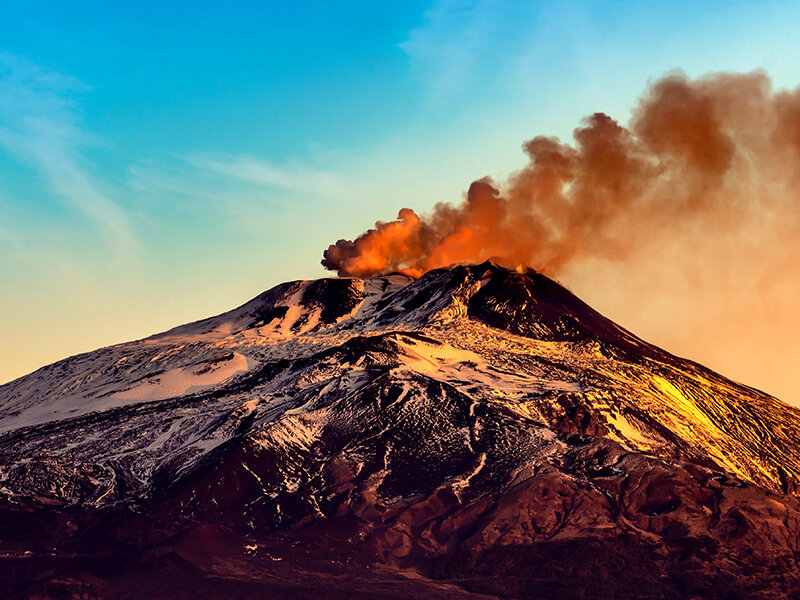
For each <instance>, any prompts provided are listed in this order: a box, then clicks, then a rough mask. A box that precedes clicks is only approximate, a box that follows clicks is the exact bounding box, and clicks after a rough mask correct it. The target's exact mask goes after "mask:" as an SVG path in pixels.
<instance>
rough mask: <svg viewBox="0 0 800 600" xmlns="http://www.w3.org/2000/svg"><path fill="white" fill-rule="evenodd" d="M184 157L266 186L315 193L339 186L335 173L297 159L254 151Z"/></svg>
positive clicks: (196, 164) (194, 163)
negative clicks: (281, 158)
mask: <svg viewBox="0 0 800 600" xmlns="http://www.w3.org/2000/svg"><path fill="white" fill-rule="evenodd" d="M183 158H184V160H185V161H186V162H187V163H188V164H190V165H192V166H193V167H195V168H197V169H201V170H204V171H211V172H214V173H219V174H221V175H226V176H228V177H232V178H234V179H239V180H241V181H245V182H248V183H254V184H256V185H262V186H266V187H273V188H280V189H283V190H288V191H297V192H311V193H330V192H332V191H335V190H336V189H337V188H338V187H339V182H338V180H337V178H336V177H335V176H334V175H333V174H331V173H328V172H326V171H323V170H319V169H315V168H311V167H308V166H305V165H301V164H297V163H294V162H287V163H276V162H272V161H268V160H265V159H262V158H258V157H255V156H252V155H250V154H234V155H208V154H194V155H190V156H185V157H183Z"/></svg>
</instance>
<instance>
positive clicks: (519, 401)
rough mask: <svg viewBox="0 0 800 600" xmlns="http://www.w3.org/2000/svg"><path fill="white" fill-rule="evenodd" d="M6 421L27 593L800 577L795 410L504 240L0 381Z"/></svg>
mask: <svg viewBox="0 0 800 600" xmlns="http://www.w3.org/2000/svg"><path fill="white" fill-rule="evenodd" d="M0 432H2V433H0V494H1V495H2V503H1V504H0V506H2V511H1V512H0V519H2V521H0V525H2V527H0V552H2V553H4V554H3V555H2V556H3V557H4V558H2V561H3V562H5V563H6V565H5V566H6V568H5V570H4V572H5V573H7V575H6V576H2V575H0V586H5V589H7V590H9V593H12V594H17V595H18V596H20V597H33V596H35V595H36V594H39V595H40V596H42V595H44V596H47V595H53V596H55V595H57V594H62V595H65V596H66V597H69V594H75V595H76V597H80V594H84V597H104V598H105V597H134V596H136V595H137V593H138V594H142V593H144V594H145V595H146V596H148V597H182V596H181V594H184V595H185V597H215V598H216V597H225V596H224V594H228V593H229V594H231V597H251V596H252V597H260V596H262V595H263V594H265V593H269V594H272V597H276V598H277V597H283V596H282V594H285V595H286V597H288V596H289V595H291V596H292V597H294V598H297V597H311V596H312V595H313V596H315V597H319V596H320V593H323V594H324V595H323V597H325V595H327V596H328V597H344V596H345V595H347V596H348V597H352V596H354V595H355V596H356V597H358V595H359V594H363V596H364V597H387V598H388V597H400V596H405V597H408V596H410V597H430V598H437V597H441V598H461V597H465V598H467V597H535V598H539V597H543V598H561V597H563V598H580V597H593V598H597V597H609V598H611V597H630V598H668V597H692V596H693V595H696V596H697V597H701V596H702V597H741V596H742V595H746V596H749V597H764V598H780V597H791V593H792V590H793V589H794V586H796V585H797V584H798V583H800V581H798V579H800V576H799V575H798V572H799V571H798V556H799V555H798V552H800V543H799V542H798V533H800V531H798V530H799V529H800V502H798V499H797V498H796V495H795V492H796V489H795V481H796V479H797V478H798V474H800V411H797V410H796V409H793V408H791V407H788V406H786V405H785V404H783V403H781V402H779V401H778V400H776V399H774V398H772V397H769V396H767V395H765V394H763V393H761V392H758V391H756V390H753V389H751V388H748V387H745V386H742V385H740V384H736V383H734V382H731V381H729V380H727V379H725V378H724V377H722V376H720V375H718V374H716V373H713V372H711V371H709V370H708V369H705V368H704V367H702V366H700V365H697V364H695V363H692V362H690V361H686V360H683V359H679V358H677V357H674V356H672V355H670V354H668V353H666V352H664V351H662V350H660V349H658V348H656V347H654V346H652V345H650V344H647V343H646V342H643V341H642V340H640V339H638V338H636V337H635V336H633V335H632V334H631V333H629V332H627V331H625V330H624V329H622V328H620V327H618V326H617V325H615V324H614V323H612V322H611V321H609V320H608V319H605V318H604V317H602V316H601V315H600V314H598V313H597V312H596V311H594V310H592V309H591V308H590V307H588V306H587V305H586V304H584V303H583V302H581V301H580V300H579V299H577V298H576V297H575V296H573V295H572V294H571V293H570V292H568V291H567V290H566V289H564V288H563V287H561V286H559V285H558V284H556V283H555V282H553V281H551V280H549V279H547V278H546V277H544V276H542V275H540V274H538V273H535V272H533V271H527V272H524V273H517V272H513V271H508V270H506V269H503V268H500V267H498V266H496V265H494V264H491V263H484V264H482V265H475V266H457V267H453V268H450V269H439V270H435V271H431V272H429V273H428V274H426V275H425V276H423V277H421V278H420V279H417V280H412V279H409V278H406V277H403V276H400V275H395V276H387V277H375V278H370V279H322V280H317V281H299V282H292V283H286V284H282V285H280V286H277V287H276V288H273V289H272V290H269V291H268V292H265V293H264V294H262V295H260V296H259V297H257V298H255V299H254V300H252V301H251V302H248V303H247V304H245V305H243V306H242V307H240V308H238V309H235V310H233V311H231V312H229V313H225V314H223V315H220V316H217V317H213V318H211V319H206V320H203V321H199V322H197V323H192V324H189V325H185V326H182V327H178V328H176V329H173V330H170V331H168V332H166V333H163V334H160V335H156V336H153V337H151V338H148V339H145V340H141V341H138V342H132V343H128V344H121V345H119V346H113V347H109V348H104V349H101V350H98V351H96V352H92V353H89V354H84V355H80V356H76V357H72V358H70V359H67V360H64V361H61V362H58V363H55V364H53V365H50V366H48V367H45V368H43V369H40V370H39V371H37V372H35V373H32V374H31V375H29V376H27V377H23V378H21V379H19V380H17V381H14V382H12V383H10V384H7V385H5V386H2V387H0ZM142 573H148V574H150V575H151V576H150V577H149V578H148V579H147V581H146V582H143V581H142V578H141V577H140V575H141V574H142ZM176 574H178V575H181V576H182V577H183V578H184V581H185V582H193V583H184V584H183V585H182V586H175V585H174V580H175V575H176ZM143 586H144V587H143ZM147 586H150V587H149V588H148V587H147ZM316 588H322V589H323V590H324V592H318V591H312V590H315V589H316Z"/></svg>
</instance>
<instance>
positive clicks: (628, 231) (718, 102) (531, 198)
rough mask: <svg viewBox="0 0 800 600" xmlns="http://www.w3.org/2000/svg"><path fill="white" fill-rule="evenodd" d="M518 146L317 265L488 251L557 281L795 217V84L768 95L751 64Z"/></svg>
mask: <svg viewBox="0 0 800 600" xmlns="http://www.w3.org/2000/svg"><path fill="white" fill-rule="evenodd" d="M523 149H524V151H525V153H526V154H527V155H528V158H529V162H528V164H527V165H526V166H525V167H523V168H522V169H521V170H520V171H518V172H516V173H514V174H513V175H511V176H510V177H509V178H508V180H507V181H503V182H496V181H493V180H492V179H490V178H484V179H479V180H477V181H474V182H473V183H472V184H471V185H470V186H469V189H468V191H467V192H466V195H465V197H464V199H463V201H462V202H461V203H460V204H450V203H440V204H437V205H436V206H435V207H434V209H433V212H432V213H431V214H430V215H426V216H421V215H419V214H417V213H416V212H414V211H413V210H412V209H410V208H403V209H402V210H400V212H399V214H398V216H397V219H395V220H394V221H389V222H378V223H376V225H375V227H374V228H373V229H370V230H369V231H367V232H365V233H364V234H362V235H360V236H359V237H357V238H356V239H355V240H352V241H349V240H339V241H338V242H337V243H336V244H334V245H332V246H330V247H329V248H328V249H327V250H326V251H325V252H324V259H323V261H322V264H323V265H324V266H325V267H326V268H327V269H330V270H334V271H337V272H338V273H339V275H341V276H370V275H375V274H380V273H387V272H392V271H399V272H404V273H407V274H409V275H412V276H418V275H420V274H422V273H424V272H425V271H428V270H430V269H433V268H437V267H441V266H447V265H450V264H454V263H463V262H480V261H483V260H485V259H488V258H491V259H494V260H495V261H497V262H499V263H501V264H505V265H507V266H512V267H513V266H517V265H519V264H523V265H526V266H532V267H534V268H535V269H537V270H539V271H542V272H545V273H547V274H549V275H554V276H558V275H560V274H562V273H563V272H564V271H565V269H568V268H570V267H571V266H574V265H575V264H576V263H580V262H581V261H585V260H587V259H592V260H595V259H601V260H605V259H608V260H617V259H620V258H624V257H627V256H629V255H631V253H635V252H639V251H642V250H643V249H644V248H645V247H650V248H651V249H652V247H653V244H654V243H657V244H658V245H662V246H669V245H670V243H672V241H674V240H676V239H683V240H684V241H685V243H686V244H690V245H691V244H692V243H694V242H696V241H697V240H698V239H699V238H702V237H703V236H709V235H718V234H719V233H724V232H728V233H730V232H732V231H734V230H737V229H739V228H741V227H742V226H743V225H744V224H750V225H752V224H753V223H760V224H766V223H765V221H768V220H770V216H771V215H773V216H774V215H775V214H780V215H783V216H786V215H789V217H790V218H789V221H790V222H781V223H777V224H776V223H771V224H770V225H771V226H773V225H777V226H778V227H779V228H783V229H785V228H786V227H789V226H792V227H794V226H795V225H796V224H797V200H798V197H797V196H798V194H797V193H796V191H795V190H797V184H798V167H800V90H797V91H794V92H791V93H789V92H779V93H776V92H773V91H772V89H771V82H770V80H769V78H768V77H767V75H766V74H765V73H763V72H754V73H750V74H744V75H738V74H714V75H710V76H706V77H703V78H700V79H697V80H689V79H688V78H687V77H686V76H685V75H683V74H680V73H674V74H670V75H668V76H666V77H664V78H662V79H660V80H659V81H657V82H656V83H655V84H653V85H652V86H651V87H650V88H649V89H648V90H647V91H646V92H645V94H644V95H643V96H642V98H641V99H640V101H639V104H638V106H637V108H636V109H635V110H634V113H633V116H632V118H631V120H630V123H629V124H628V125H627V126H623V125H621V124H620V123H618V122H617V121H615V120H614V119H612V118H611V117H609V116H608V115H606V114H603V113H595V114H593V115H591V116H589V117H587V118H586V119H585V120H584V122H583V123H582V125H581V126H580V127H578V128H577V129H575V131H574V144H566V143H563V142H561V141H559V140H558V139H556V138H552V137H544V136H537V137H535V138H533V139H531V140H529V141H527V142H525V143H524V144H523ZM793 233H794V232H793Z"/></svg>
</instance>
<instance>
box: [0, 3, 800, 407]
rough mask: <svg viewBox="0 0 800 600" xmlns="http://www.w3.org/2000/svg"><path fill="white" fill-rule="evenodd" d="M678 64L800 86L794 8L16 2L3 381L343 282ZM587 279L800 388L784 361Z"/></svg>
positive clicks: (10, 57) (4, 46)
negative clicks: (354, 247)
mask: <svg viewBox="0 0 800 600" xmlns="http://www.w3.org/2000/svg"><path fill="white" fill-rule="evenodd" d="M676 68H680V69H682V70H684V71H685V72H686V73H687V74H688V75H690V76H692V77H694V76H699V75H702V74H704V73H707V72H710V71H721V70H725V71H739V72H745V71H750V70H753V69H756V68H763V69H766V70H767V72H768V73H769V74H770V76H771V77H772V79H773V81H774V83H775V86H776V87H778V88H781V87H785V88H795V87H796V86H797V85H798V84H800V3H797V2H735V1H731V2H663V1H660V2H530V1H529V2H514V1H507V2H501V1H475V2H454V1H442V2H434V3H431V2H416V1H410V2H335V3H331V2H306V3H302V4H300V3H287V2H274V3H273V2H242V1H231V2H224V3H223V2H206V1H193V2H179V1H176V2H150V1H147V0H140V1H137V2H128V3H119V2H117V3H109V2H100V1H95V2H86V1H80V0H76V1H74V2H55V1H35V0H29V1H22V0H21V1H19V2H14V3H6V4H5V5H4V6H3V9H2V11H0V331H2V336H0V382H2V381H7V380H11V379H13V378H15V377H18V376H21V375H23V374H25V373H27V372H29V371H31V370H33V369H35V368H38V367H39V366H42V365H44V364H47V363H49V362H52V361H54V360H57V359H59V358H63V357H66V356H68V355H71V354H75V353H77V352H82V351H88V350H92V349H94V348H97V347H99V346H103V345H108V344H112V343H116V342H122V341H127V340H130V339H135V338H140V337H144V336H146V335H149V334H152V333H155V332H157V331H160V330H164V329H167V328H169V327H171V326H174V325H176V324H179V323H184V322H188V321H191V320H195V319H198V318H202V317H205V316H209V315H211V314H215V313H218V312H222V311H224V310H227V309H230V308H232V307H234V306H236V305H238V304H241V303H243V302H244V301H246V300H248V299H249V298H251V297H253V296H255V295H256V294H258V293H260V292H261V291H263V290H265V289H267V288H269V287H271V286H272V285H274V284H276V283H279V282H281V281H284V280H288V279H298V278H310V277H320V276H324V275H325V273H324V272H323V270H322V267H321V266H319V260H320V258H321V251H322V250H323V249H324V248H325V247H327V245H328V244H329V243H331V242H334V241H335V240H336V239H338V238H340V237H348V238H351V237H353V236H355V235H357V234H358V233H360V232H361V231H363V230H364V229H365V228H366V227H368V226H370V225H371V224H372V223H374V221H375V220H377V219H391V218H393V217H394V216H395V215H396V212H397V209H398V208H400V207H401V206H411V207H413V208H415V209H418V210H420V211H422V212H424V211H425V210H427V209H430V208H431V207H432V206H433V204H434V203H435V202H437V201H442V200H451V201H457V200H458V199H459V198H460V196H461V194H462V193H463V191H464V190H465V189H466V187H467V186H468V184H469V182H470V181H471V180H473V179H475V178H478V177H482V176H484V175H491V176H495V177H503V176H505V175H507V174H508V173H510V172H512V171H514V170H515V169H518V168H519V167H521V166H522V165H523V164H524V163H525V158H524V156H523V154H522V152H521V151H520V145H521V143H522V142H523V141H524V140H525V139H528V138H530V137H532V136H534V135H536V134H547V135H557V136H560V137H561V138H562V139H569V138H570V136H571V131H572V130H573V128H574V127H576V126H577V125H578V124H579V123H580V120H581V119H582V118H583V117H584V116H586V115H588V114H591V113H594V112H597V111H604V112H606V113H608V114H610V115H611V116H613V117H615V118H617V119H618V120H620V121H622V122H625V121H626V120H627V118H628V116H629V114H630V111H631V109H632V107H633V106H634V105H635V103H636V100H637V98H638V96H639V95H640V94H641V93H642V91H643V90H644V88H645V86H646V85H647V83H648V81H652V80H654V79H655V78H657V77H659V76H661V75H662V74H664V73H665V72H667V71H669V70H671V69H676ZM567 283H568V284H569V283H570V282H567ZM576 287H579V286H576ZM576 291H577V292H579V294H580V295H582V296H584V297H585V298H587V299H588V300H590V301H592V300H593V298H597V299H598V301H599V303H600V305H601V306H598V308H600V309H601V310H603V309H607V310H610V311H611V312H612V313H613V314H611V315H610V316H612V317H614V318H615V319H617V320H618V321H620V322H621V323H622V324H623V325H626V326H628V327H631V328H633V329H634V331H635V332H636V333H638V334H640V335H642V336H644V337H648V338H650V339H651V340H652V341H654V342H656V343H661V344H664V345H665V346H666V347H667V348H668V349H670V350H672V351H675V352H678V353H680V354H683V355H688V356H689V357H691V358H695V359H697V360H701V361H702V362H706V363H708V364H710V366H712V367H714V368H717V369H719V370H721V371H722V372H723V373H724V374H726V375H729V376H731V377H733V378H734V379H738V380H741V381H744V382H746V383H750V384H752V385H756V386H757V387H761V388H763V389H765V390H766V391H769V392H771V393H774V394H776V395H779V396H781V395H783V396H784V397H785V396H787V395H789V396H791V395H792V394H794V397H793V398H786V399H787V400H792V399H794V400H795V401H797V402H798V403H800V393H796V392H797V390H794V391H793V390H792V389H791V387H790V384H789V377H788V376H783V375H781V373H776V369H777V368H778V367H780V365H778V367H776V366H775V365H774V364H773V365H772V366H771V367H767V366H764V365H762V367H761V368H755V367H753V368H750V369H749V370H748V368H744V367H742V366H741V364H740V363H736V362H730V361H729V360H728V359H727V358H726V356H725V355H724V353H720V354H719V355H715V354H714V353H713V352H712V351H710V350H708V349H707V348H704V349H702V351H699V350H698V351H695V349H694V348H693V347H692V344H691V341H690V339H689V337H688V336H683V337H670V335H669V331H670V330H674V329H675V327H676V325H675V324H671V325H669V326H668V327H667V326H665V327H664V328H662V329H659V328H658V327H650V328H649V329H648V327H647V326H645V325H644V324H645V323H646V322H647V321H646V320H642V319H640V318H639V316H638V313H637V312H636V309H635V307H632V306H628V307H625V306H624V303H622V304H621V303H620V302H619V301H616V302H612V301H608V300H607V301H605V303H604V301H603V298H602V294H598V291H597V290H592V289H576ZM659 301H663V299H662V300H659ZM666 314H667V315H668V316H669V311H668V310H667V311H666ZM676 318H677V317H676ZM667 320H668V319H667ZM637 324H640V326H639V327H638V328H637ZM643 327H644V329H646V330H642V328H643ZM753 336H754V337H751V338H749V339H748V340H747V343H748V344H751V345H753V347H754V348H757V345H758V343H759V339H758V337H757V336H755V334H753ZM763 343H764V344H768V343H769V340H766V339H765V340H764V342H763ZM794 358H796V357H794ZM794 358H793V359H792V362H796V361H795V360H794ZM726 361H727V362H726ZM773 362H774V361H773ZM787 365H788V362H787Z"/></svg>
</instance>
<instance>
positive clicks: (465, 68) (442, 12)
mask: <svg viewBox="0 0 800 600" xmlns="http://www.w3.org/2000/svg"><path fill="white" fill-rule="evenodd" d="M502 4H503V3H502V2H499V1H496V0H472V1H470V2H462V1H459V0H438V1H437V2H436V3H435V4H434V5H433V7H431V9H430V10H428V12H427V13H426V14H425V21H424V23H423V24H422V25H421V26H420V27H418V28H416V29H413V30H412V31H410V32H409V34H408V39H407V40H405V41H404V42H402V43H401V44H400V48H401V49H402V50H403V51H404V52H405V53H406V54H407V55H408V57H409V58H410V59H411V60H412V64H413V66H414V68H416V69H417V70H418V71H419V72H420V74H421V75H422V77H423V78H424V79H425V81H426V83H427V85H428V88H429V93H430V100H431V101H432V102H433V103H438V102H442V101H445V100H448V99H449V98H450V97H451V96H453V95H455V94H457V93H458V92H459V91H460V89H461V87H462V86H463V84H464V82H465V81H466V80H467V79H469V78H470V77H476V76H480V74H478V73H476V72H475V71H476V69H477V68H480V66H481V65H482V64H483V63H484V59H485V58H486V55H487V54H489V53H490V52H491V49H492V48H491V46H492V38H493V35H494V34H495V32H496V30H497V27H498V17H499V14H498V13H499V12H500V8H501V5H502Z"/></svg>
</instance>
